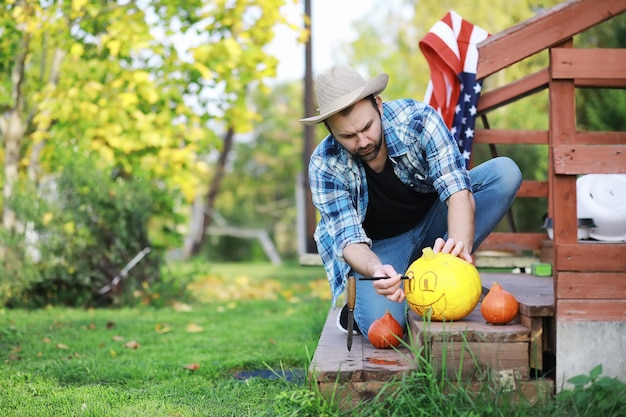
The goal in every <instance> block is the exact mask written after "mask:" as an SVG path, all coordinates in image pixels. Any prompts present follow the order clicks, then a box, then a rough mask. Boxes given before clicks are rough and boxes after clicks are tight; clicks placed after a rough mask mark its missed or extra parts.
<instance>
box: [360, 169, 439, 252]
mask: <svg viewBox="0 0 626 417" xmlns="http://www.w3.org/2000/svg"><path fill="white" fill-rule="evenodd" d="M363 165H364V167H365V173H366V175H367V187H368V192H369V202H368V204H367V213H366V214H365V222H363V228H364V229H365V232H366V233H367V235H368V236H369V238H370V239H374V240H378V239H386V238H389V237H393V236H397V235H399V234H400V233H403V232H406V231H407V230H410V229H412V228H413V227H414V226H415V225H417V223H419V221H420V220H422V219H423V217H424V216H425V215H426V213H427V212H428V210H429V209H430V208H431V207H432V205H433V203H434V202H435V201H436V200H437V193H420V192H416V191H413V190H412V189H410V188H409V187H407V186H406V185H405V184H403V183H402V181H400V179H399V178H398V177H397V176H396V174H395V173H394V172H393V165H392V163H391V160H390V159H387V162H386V163H385V168H384V169H383V171H382V172H381V173H376V172H374V171H373V170H372V169H371V168H370V167H369V166H368V165H367V164H365V163H364V164H363Z"/></svg>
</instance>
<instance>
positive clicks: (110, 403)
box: [0, 263, 626, 417]
mask: <svg viewBox="0 0 626 417" xmlns="http://www.w3.org/2000/svg"><path fill="white" fill-rule="evenodd" d="M165 275H166V276H165V283H164V284H159V285H160V286H156V287H154V288H144V290H143V291H141V292H139V293H137V295H136V296H137V305H138V306H139V307H125V308H102V309H68V308H58V307H50V308H45V309H38V310H23V309H17V310H14V309H7V308H4V309H0V359H2V364H1V365H0V416H2V417H13V416H15V417H18V416H19V417H27V416H33V417H46V416H51V417H52V416H54V417H57V416H133V417H134V416H150V417H153V416H165V417H183V416H185V417H187V416H276V415H278V416H287V415H289V416H322V415H323V416H351V415H358V416H361V415H366V416H402V417H404V416H428V417H431V416H442V417H443V416H459V417H461V416H477V417H478V416H494V417H495V416H502V417H513V416H525V417H530V416H532V417H535V416H545V417H573V416H574V417H575V416H588V417H609V416H611V417H625V416H626V412H625V411H624V410H626V397H625V396H624V395H623V393H624V392H626V385H625V384H624V383H622V382H620V381H617V380H615V379H609V378H603V377H601V375H600V373H601V370H598V371H597V372H596V371H594V372H595V373H592V374H590V375H589V376H580V377H579V378H578V380H577V386H576V389H575V390H574V391H572V392H569V393H567V394H566V395H560V396H558V397H557V398H556V399H555V400H553V401H548V402H546V403H541V404H535V405H531V404H524V403H519V404H514V403H507V402H504V401H503V397H502V396H499V395H497V393H494V392H493V391H491V390H490V387H489V386H488V385H486V386H485V387H484V388H485V389H484V390H483V391H481V392H480V393H479V395H475V394H474V393H472V392H470V391H466V390H463V389H462V388H461V389H458V387H453V386H451V385H449V384H448V382H449V381H446V380H445V379H444V380H442V379H441V378H438V377H437V375H435V374H434V372H432V371H429V367H428V365H427V364H423V366H421V367H420V370H419V371H416V372H415V373H413V374H409V375H406V376H405V377H404V378H403V379H402V381H400V383H396V384H393V385H389V386H388V387H385V388H384V389H382V390H381V393H380V394H379V398H376V399H375V401H374V402H370V403H361V404H359V406H358V407H356V409H354V410H345V409H344V410H341V409H340V407H339V405H338V404H337V403H329V402H328V401H327V400H326V399H324V398H323V397H322V396H321V395H320V394H319V392H317V391H316V390H315V385H314V384H311V381H309V380H306V378H303V377H302V376H303V375H304V374H305V371H306V369H307V367H308V365H309V361H310V359H311V357H312V355H313V353H314V351H315V348H316V345H317V341H318V339H319V335H320V333H321V330H322V327H323V324H324V320H325V318H326V314H327V312H328V309H329V308H330V291H329V288H328V283H327V281H326V278H325V275H324V272H323V270H322V268H321V267H300V266H298V265H284V266H281V267H275V266H272V265H269V264H215V265H207V264H202V263H196V264H193V263H192V264H180V265H173V266H172V268H171V269H170V270H169V272H167V273H166V274H165ZM181 285H183V286H185V287H186V288H188V290H189V293H190V294H191V296H181V297H179V298H175V299H171V297H168V296H166V295H167V294H171V293H178V292H177V291H173V292H172V291H171V289H172V288H174V289H175V288H178V287H180V286H181ZM168 288H169V292H168V290H167V289H168ZM268 370H271V371H273V372H274V374H273V373H271V372H270V373H269V376H270V377H269V378H268V377H267V375H265V377H255V378H247V379H244V378H241V375H242V374H245V371H268ZM283 371H284V372H285V373H284V375H287V376H291V375H293V374H294V373H295V375H296V376H300V378H295V380H292V379H291V378H284V377H280V375H281V374H282V373H283ZM494 394H496V395H494Z"/></svg>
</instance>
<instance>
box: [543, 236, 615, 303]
mask: <svg viewBox="0 0 626 417" xmlns="http://www.w3.org/2000/svg"><path fill="white" fill-rule="evenodd" d="M576 227H577V226H576ZM574 234H576V230H574ZM554 257H555V264H557V265H559V269H558V270H559V271H579V272H624V271H626V243H609V242H594V241H586V242H577V243H567V244H561V245H559V246H556V245H555V253H554ZM557 297H559V294H558V293H557Z"/></svg>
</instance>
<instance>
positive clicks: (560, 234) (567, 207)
mask: <svg viewBox="0 0 626 417" xmlns="http://www.w3.org/2000/svg"><path fill="white" fill-rule="evenodd" d="M572 44H573V42H572V41H571V39H570V40H568V41H567V42H565V43H564V44H563V46H564V47H571V46H572ZM574 93H575V89H574V82H573V81H572V80H551V81H550V92H549V100H550V147H549V158H550V159H549V160H551V161H553V160H554V155H553V154H554V151H553V150H554V147H557V146H560V145H569V144H572V143H573V141H574V140H575V134H576V106H575V95H574ZM548 165H549V166H550V172H548V178H549V181H550V193H551V194H550V196H549V197H548V203H549V215H550V216H551V217H552V218H553V219H554V229H553V233H554V239H553V240H554V247H555V250H558V247H559V245H561V244H564V243H576V242H577V241H578V219H577V217H576V177H575V176H563V175H556V174H555V172H554V169H555V168H554V166H553V164H548ZM553 266H554V268H555V269H556V270H560V269H562V267H561V265H560V264H559V262H558V259H555V262H554V265H553Z"/></svg>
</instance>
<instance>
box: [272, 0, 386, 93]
mask: <svg viewBox="0 0 626 417" xmlns="http://www.w3.org/2000/svg"><path fill="white" fill-rule="evenodd" d="M376 2H377V0H311V22H312V32H313V38H312V46H313V53H312V55H313V74H314V75H315V74H318V73H319V72H322V71H324V70H325V69H326V68H328V67H330V66H332V65H334V64H337V63H345V62H338V61H340V58H337V59H334V57H335V58H336V57H337V53H338V48H339V46H340V45H341V44H343V43H349V42H350V41H352V40H353V39H354V38H355V37H356V33H355V31H354V30H353V29H352V23H353V22H355V21H357V20H360V19H361V18H363V17H364V16H365V15H366V14H368V13H373V12H374V4H375V3H376ZM283 11H284V13H286V15H287V16H288V17H289V20H290V21H292V22H296V23H297V22H300V21H301V20H300V19H299V17H298V16H299V14H302V13H304V1H303V0H300V1H298V2H297V4H293V2H292V1H288V4H287V5H286V6H284V8H283ZM269 52H270V53H271V54H273V55H275V56H276V57H277V58H278V59H279V60H280V64H279V66H278V76H277V78H278V79H280V80H285V81H286V80H297V79H302V77H304V45H303V44H300V45H299V44H298V43H297V42H296V39H295V35H294V34H293V33H292V32H291V31H290V30H289V29H286V28H281V29H279V30H277V34H276V39H275V41H274V42H273V43H272V45H271V46H270V48H269Z"/></svg>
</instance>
